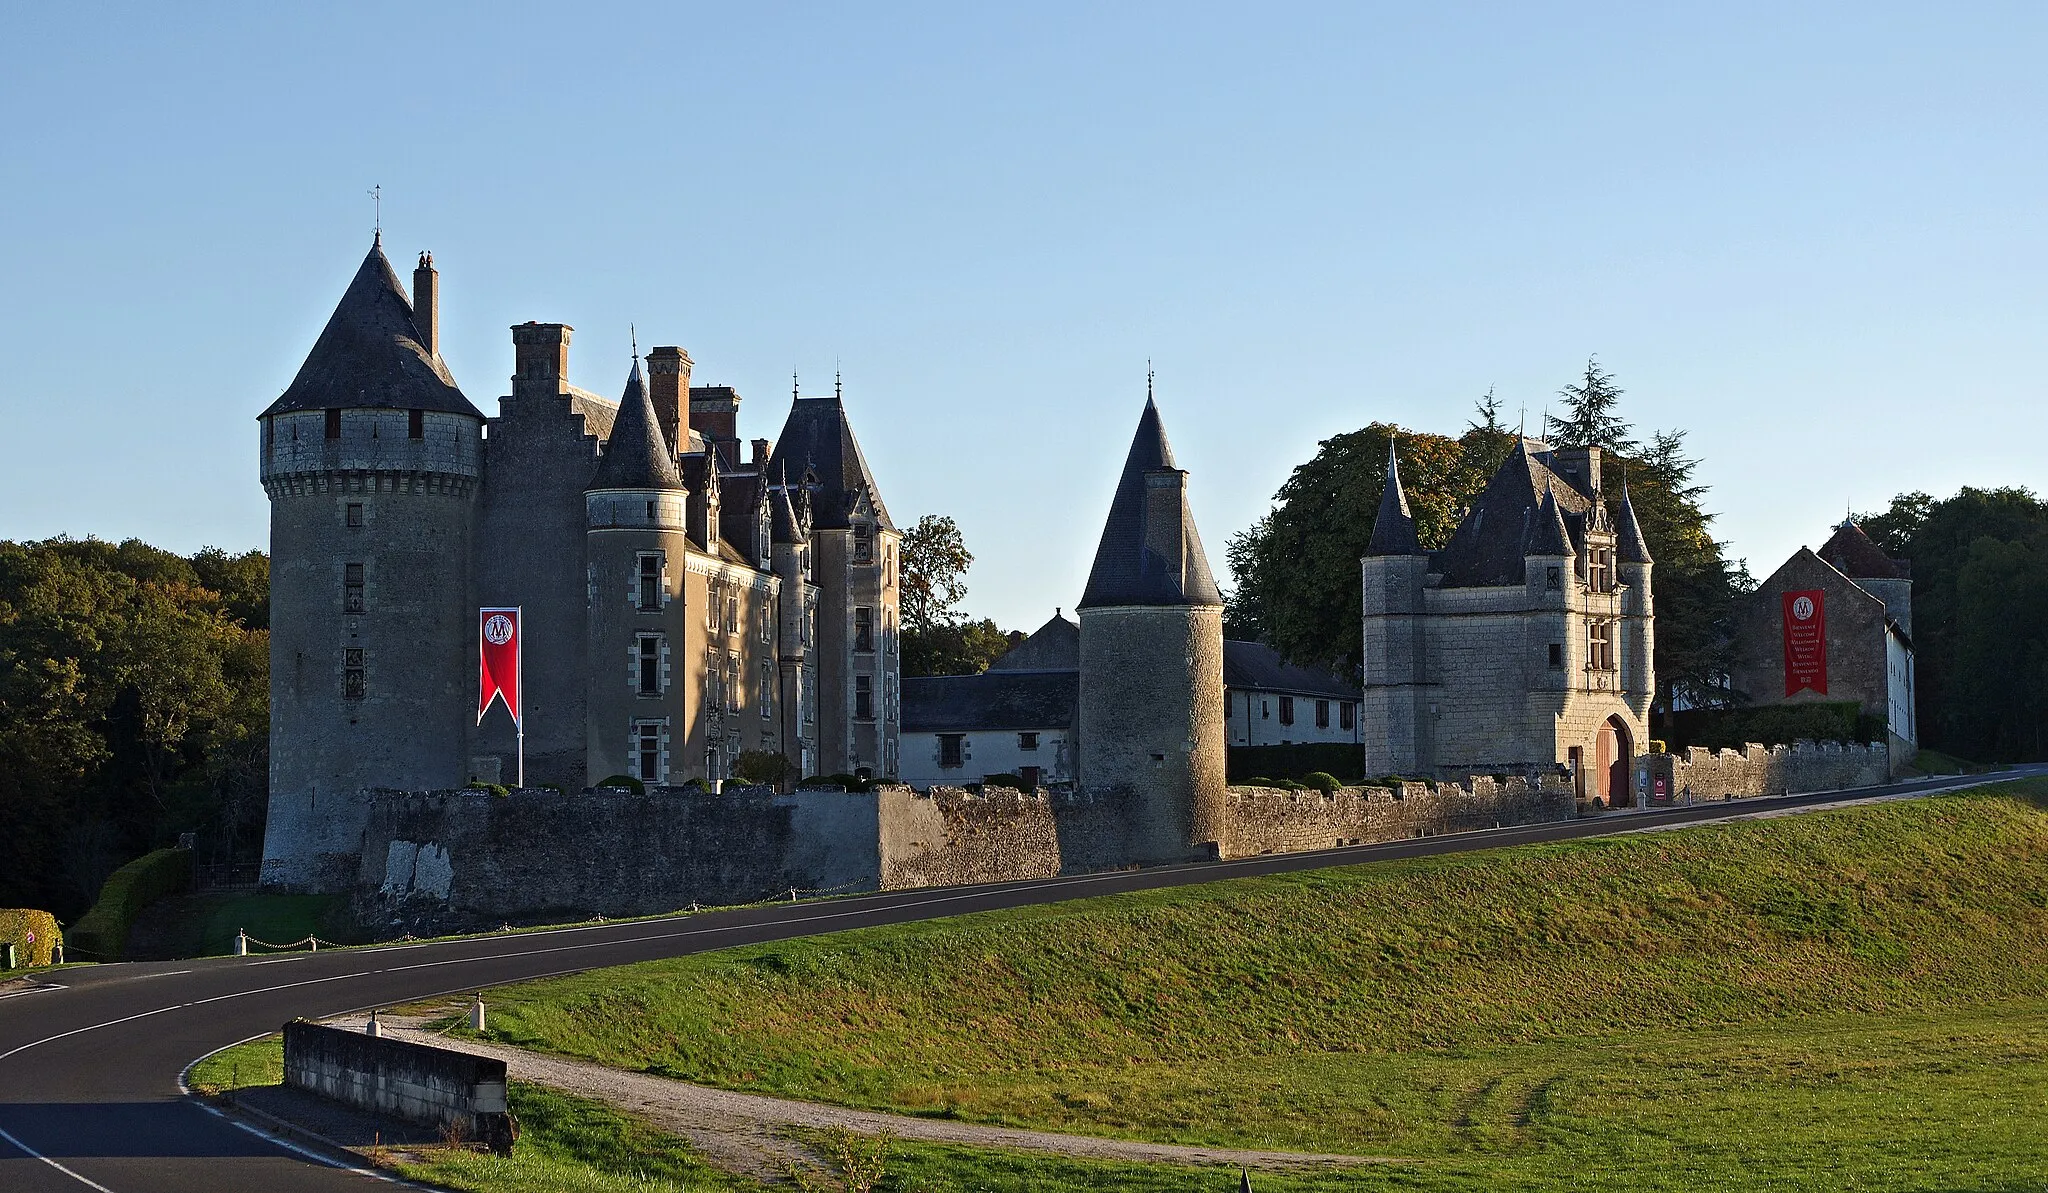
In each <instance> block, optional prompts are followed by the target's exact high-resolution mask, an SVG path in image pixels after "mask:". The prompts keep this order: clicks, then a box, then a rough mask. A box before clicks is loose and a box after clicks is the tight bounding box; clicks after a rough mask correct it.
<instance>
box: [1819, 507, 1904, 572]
mask: <svg viewBox="0 0 2048 1193" xmlns="http://www.w3.org/2000/svg"><path fill="white" fill-rule="evenodd" d="M1815 554H1816V555H1819V556H1820V557H1821V558H1822V559H1825V560H1827V561H1828V562H1829V563H1830V564H1832V565H1834V568H1835V570H1836V571H1839V572H1841V573H1842V574H1843V575H1845V576H1847V577H1849V578H1850V579H1852V580H1910V579H1912V578H1913V566H1912V564H1910V563H1909V562H1907V561H1906V560H1903V559H1893V558H1892V557H1891V556H1889V555H1886V554H1885V553H1884V549H1883V548H1881V547H1879V546H1878V545H1877V542H1876V541H1875V540H1873V539H1872V538H1871V537H1870V536H1869V535H1868V534H1865V533H1864V531H1863V528H1862V527H1861V526H1858V525H1857V524H1856V523H1855V521H1854V520H1853V519H1849V520H1844V521H1843V523H1842V524H1841V525H1840V526H1837V527H1835V533H1834V535H1833V536H1832V537H1830V538H1829V539H1828V541H1827V542H1826V543H1824V544H1822V546H1821V549H1820V550H1819V551H1816V552H1815Z"/></svg>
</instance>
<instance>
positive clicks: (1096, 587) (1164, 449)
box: [1076, 398, 1223, 609]
mask: <svg viewBox="0 0 2048 1193" xmlns="http://www.w3.org/2000/svg"><path fill="white" fill-rule="evenodd" d="M1174 466H1175V465H1174V462H1173V448H1172V446H1171V445H1169V444H1168V443H1167V442H1166V427H1165V425H1164V424H1163V423H1161V422H1160V419H1159V408H1158V407H1157V406H1155V405H1154V404H1153V403H1152V399H1150V398H1147V399H1145V413H1144V414H1143V415H1141V416H1140V417H1139V419H1138V432H1137V434H1136V435H1134V436H1132V437H1131V451H1130V454H1129V455H1128V456H1126V457H1125V459H1124V471H1123V475H1122V476H1121V477H1120V478H1118V480H1117V483H1116V495H1115V496H1114V497H1112V498H1111V499H1110V503H1109V519H1108V521H1106V522H1105V523H1104V524H1103V527H1102V544H1101V545H1100V546H1099V547H1097V548H1096V551H1095V566H1094V567H1092V568H1091V569H1089V572H1088V587H1087V588H1086V589H1084V590H1083V591H1082V593H1081V603H1080V605H1078V606H1076V607H1077V608H1081V609H1087V608H1091V607H1096V606H1101V605H1220V604H1222V603H1223V593H1222V591H1221V590H1220V589H1218V588H1217V587H1216V577H1215V575H1214V574H1213V573H1211V572H1210V571H1209V557H1208V556H1207V555H1205V554H1204V553H1203V551H1202V539H1201V536H1200V535H1198V534H1197V533H1196V532H1195V517H1194V514H1193V513H1192V512H1190V511H1189V509H1188V507H1187V503H1186V502H1185V501H1183V502H1182V503H1181V508H1180V518H1181V531H1182V534H1183V535H1184V536H1185V538H1184V541H1185V544H1186V546H1185V548H1184V549H1183V551H1182V552H1181V559H1180V560H1179V561H1178V562H1176V561H1172V560H1166V559H1161V558H1159V556H1158V555H1157V554H1155V553H1154V552H1153V551H1151V550H1150V549H1148V548H1147V547H1146V546H1145V507H1146V496H1145V474H1146V473H1148V472H1154V471H1157V470H1159V469H1163V468H1172V467H1174Z"/></svg>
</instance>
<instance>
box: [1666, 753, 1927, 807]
mask: <svg viewBox="0 0 2048 1193" xmlns="http://www.w3.org/2000/svg"><path fill="white" fill-rule="evenodd" d="M1890 760H1891V755H1890V751H1889V750H1888V749H1887V748H1886V746H1885V744H1884V743H1882V742H1873V743H1871V744H1869V745H1842V744H1840V743H1837V742H1819V743H1816V742H1809V741H1803V742H1795V743H1794V744H1792V745H1789V746H1764V745H1759V744H1757V743H1754V742H1752V743H1749V744H1747V745H1744V746H1743V747H1742V748H1741V749H1740V750H1728V749H1723V750H1709V749H1706V748H1704V747H1702V746H1692V747H1689V748H1688V749H1687V750H1686V751H1685V753H1683V754H1652V755H1650V756H1649V757H1648V758H1647V759H1645V762H1646V764H1647V767H1646V777H1647V779H1648V781H1649V786H1650V791H1651V798H1652V799H1653V800H1655V801H1657V802H1672V803H1686V802H1689V801H1700V800H1722V799H1743V798H1746V797H1749V796H1758V795H1787V794H1798V793H1800V792H1804V791H1841V790H1848V789H1851V788H1856V787H1874V786H1876V785H1878V784H1880V783H1883V782H1884V781H1885V780H1886V779H1888V778H1890V777H1891V773H1892V771H1891V765H1890Z"/></svg>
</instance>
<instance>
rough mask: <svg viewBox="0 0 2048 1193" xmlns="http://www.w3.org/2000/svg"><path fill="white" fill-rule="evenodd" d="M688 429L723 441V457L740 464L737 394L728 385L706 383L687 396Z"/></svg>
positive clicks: (716, 440)
mask: <svg viewBox="0 0 2048 1193" xmlns="http://www.w3.org/2000/svg"><path fill="white" fill-rule="evenodd" d="M690 429H691V430H693V431H695V432H697V433H698V434H699V435H702V436H703V437H704V438H706V439H709V440H710V441H712V442H713V443H718V444H724V445H726V446H725V453H726V456H725V458H726V459H727V460H728V461H729V462H731V463H734V464H737V463H739V455H740V453H739V449H738V448H737V447H735V446H732V445H734V444H737V443H738V442H739V441H740V395H739V393H738V391H736V390H734V389H733V388H732V387H731V386H729V385H708V386H705V387H704V388H702V389H699V390H697V391H696V392H695V393H692V394H691V395H690Z"/></svg>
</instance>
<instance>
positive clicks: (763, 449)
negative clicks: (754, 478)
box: [749, 439, 768, 475]
mask: <svg viewBox="0 0 2048 1193" xmlns="http://www.w3.org/2000/svg"><path fill="white" fill-rule="evenodd" d="M752 446H753V449H754V456H753V459H752V460H751V461H749V462H750V463H751V464H753V466H754V471H756V472H759V473H762V474H764V475H765V474H766V473H767V471H768V441H767V440H766V439H756V440H753V441H752Z"/></svg>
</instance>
